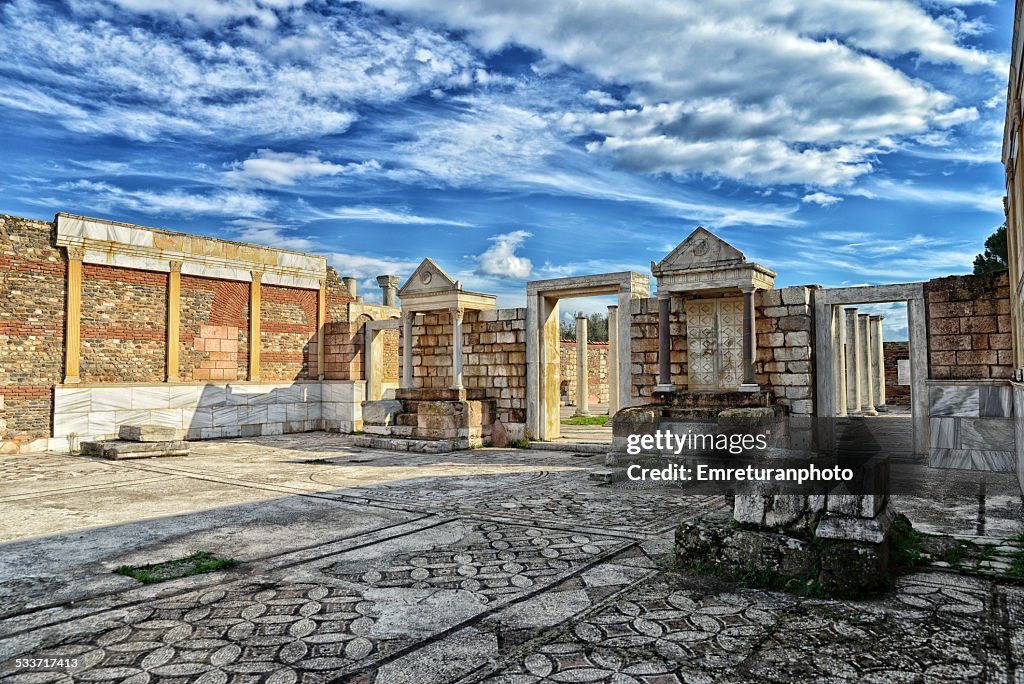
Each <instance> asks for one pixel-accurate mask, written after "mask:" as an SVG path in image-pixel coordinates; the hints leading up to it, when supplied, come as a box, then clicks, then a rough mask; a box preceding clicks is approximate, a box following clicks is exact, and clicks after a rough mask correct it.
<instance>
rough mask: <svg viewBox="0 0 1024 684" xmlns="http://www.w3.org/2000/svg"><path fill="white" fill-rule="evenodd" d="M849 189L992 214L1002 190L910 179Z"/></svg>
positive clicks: (996, 211) (873, 196)
mask: <svg viewBox="0 0 1024 684" xmlns="http://www.w3.org/2000/svg"><path fill="white" fill-rule="evenodd" d="M849 193H850V194H851V195H859V196H861V197H867V198H868V199H886V200H895V201H899V202H919V203H922V204H935V205H940V206H960V207H970V208H972V209H977V210H978V211H987V212H991V213H994V214H1002V213H1003V192H1002V191H1001V190H998V189H997V190H993V189H991V188H989V187H983V188H977V189H972V190H964V189H960V188H955V187H951V186H950V187H947V186H935V185H918V184H916V183H912V182H910V181H893V180H873V181H871V182H870V183H866V184H864V185H863V186H862V187H858V188H853V189H851V190H850V191H849Z"/></svg>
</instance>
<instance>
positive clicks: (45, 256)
mask: <svg viewBox="0 0 1024 684" xmlns="http://www.w3.org/2000/svg"><path fill="white" fill-rule="evenodd" d="M52 232H53V225H52V224H51V223H48V222H45V221H33V220H31V219H25V218H18V217H15V216H7V215H0V397H3V399H2V400H0V450H3V449H7V450H16V449H18V448H19V445H27V444H30V443H31V442H33V441H34V440H38V439H40V438H46V437H48V436H49V435H50V430H51V421H52V415H53V389H52V388H53V385H55V384H57V383H59V382H60V381H61V380H62V379H63V374H64V344H63V339H62V336H63V334H64V309H65V302H64V296H65V295H64V293H65V290H66V280H65V277H66V276H65V274H66V272H67V262H66V259H65V255H64V254H63V251H62V250H60V249H58V248H56V247H54V246H53V244H52Z"/></svg>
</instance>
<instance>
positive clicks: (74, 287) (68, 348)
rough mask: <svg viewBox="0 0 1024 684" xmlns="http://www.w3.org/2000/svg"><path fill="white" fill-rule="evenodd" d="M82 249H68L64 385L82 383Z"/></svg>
mask: <svg viewBox="0 0 1024 684" xmlns="http://www.w3.org/2000/svg"><path fill="white" fill-rule="evenodd" d="M82 251H83V250H82V249H81V248H80V247H68V294H67V308H66V310H65V322H64V384H65V385H74V384H77V383H79V382H81V381H82V379H81V378H80V377H79V370H78V369H79V363H80V359H81V355H82Z"/></svg>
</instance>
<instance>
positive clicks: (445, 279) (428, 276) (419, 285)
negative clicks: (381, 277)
mask: <svg viewBox="0 0 1024 684" xmlns="http://www.w3.org/2000/svg"><path fill="white" fill-rule="evenodd" d="M461 289H462V283H460V282H459V281H458V280H456V279H455V278H452V277H451V276H450V275H448V274H447V273H445V271H444V269H443V268H441V267H440V266H438V265H437V262H435V261H434V260H433V259H424V260H423V261H422V262H420V265H419V266H417V267H416V270H415V271H413V273H412V275H411V276H409V279H408V280H406V281H405V284H404V285H402V287H401V289H399V290H398V296H399V297H402V298H405V297H406V296H408V295H415V294H418V293H422V292H431V293H435V292H446V291H458V290H461Z"/></svg>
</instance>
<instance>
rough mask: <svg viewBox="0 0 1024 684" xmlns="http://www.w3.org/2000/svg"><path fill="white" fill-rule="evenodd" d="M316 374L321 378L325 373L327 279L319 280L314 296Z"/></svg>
mask: <svg viewBox="0 0 1024 684" xmlns="http://www.w3.org/2000/svg"><path fill="white" fill-rule="evenodd" d="M316 374H317V378H318V379H320V380H323V379H324V378H325V377H326V375H327V281H326V280H321V281H320V291H319V292H317V296H316Z"/></svg>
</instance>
